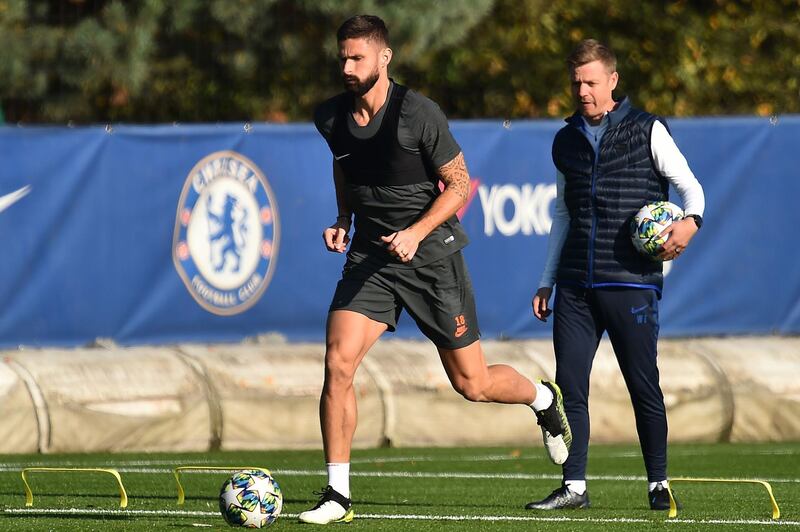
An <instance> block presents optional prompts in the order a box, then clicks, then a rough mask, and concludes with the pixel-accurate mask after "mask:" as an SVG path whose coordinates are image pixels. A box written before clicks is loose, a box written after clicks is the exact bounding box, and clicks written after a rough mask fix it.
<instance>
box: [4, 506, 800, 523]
mask: <svg viewBox="0 0 800 532" xmlns="http://www.w3.org/2000/svg"><path fill="white" fill-rule="evenodd" d="M3 513H5V514H7V515H18V516H22V515H74V516H77V517H80V516H88V515H108V516H163V517H213V518H219V517H220V515H219V513H218V512H207V511H200V510H197V511H194V510H104V509H99V508H86V509H81V508H41V509H35V508H6V509H4V510H3ZM298 515H299V514H292V513H286V514H281V518H284V519H294V518H296V517H297V516H298ZM356 519H386V520H403V521H489V522H494V521H526V522H542V523H545V522H547V523H625V524H656V523H661V522H665V523H673V524H702V525H777V526H780V525H784V526H798V525H800V521H773V520H766V519H764V520H762V519H681V518H678V519H666V520H664V521H661V520H658V519H642V518H631V517H556V516H554V517H542V516H533V515H531V516H527V515H526V516H523V515H426V514H357V515H356Z"/></svg>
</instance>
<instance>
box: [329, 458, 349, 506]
mask: <svg viewBox="0 0 800 532" xmlns="http://www.w3.org/2000/svg"><path fill="white" fill-rule="evenodd" d="M325 465H326V466H327V467H328V484H329V485H330V486H331V487H332V488H333V489H335V490H336V491H338V492H339V493H341V494H342V495H344V496H345V497H347V498H348V499H349V498H350V463H349V462H348V463H346V464H325Z"/></svg>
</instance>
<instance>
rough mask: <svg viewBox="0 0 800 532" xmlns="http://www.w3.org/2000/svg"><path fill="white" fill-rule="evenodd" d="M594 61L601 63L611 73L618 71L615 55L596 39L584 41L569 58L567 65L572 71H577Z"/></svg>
mask: <svg viewBox="0 0 800 532" xmlns="http://www.w3.org/2000/svg"><path fill="white" fill-rule="evenodd" d="M592 61H600V62H601V63H603V64H604V65H605V67H606V68H607V69H608V71H609V72H614V71H616V70H617V56H616V55H614V52H613V51H612V50H611V48H609V47H608V46H606V45H605V44H603V43H601V42H600V41H598V40H596V39H584V40H582V41H581V42H579V43H578V46H576V47H575V49H574V50H572V53H571V54H569V57H567V65H568V66H569V68H570V70H575V69H576V68H578V67H579V66H582V65H585V64H586V63H591V62H592Z"/></svg>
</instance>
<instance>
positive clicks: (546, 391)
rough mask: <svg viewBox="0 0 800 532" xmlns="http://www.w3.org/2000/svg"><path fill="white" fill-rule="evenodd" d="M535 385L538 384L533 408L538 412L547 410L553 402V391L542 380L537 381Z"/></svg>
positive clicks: (532, 404)
mask: <svg viewBox="0 0 800 532" xmlns="http://www.w3.org/2000/svg"><path fill="white" fill-rule="evenodd" d="M534 386H536V399H534V400H533V402H532V403H531V408H533V409H534V410H535V411H537V412H541V411H542V410H547V409H548V408H550V405H551V404H553V392H551V391H550V388H548V387H547V386H545V385H543V384H542V383H540V382H537V383H535V384H534Z"/></svg>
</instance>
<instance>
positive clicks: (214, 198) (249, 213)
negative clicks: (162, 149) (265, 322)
mask: <svg viewBox="0 0 800 532" xmlns="http://www.w3.org/2000/svg"><path fill="white" fill-rule="evenodd" d="M279 235H280V232H279V224H278V205H277V203H276V202H275V197H274V195H273V194H272V190H271V189H270V187H269V183H268V182H267V179H266V178H265V177H264V174H263V173H262V172H261V170H260V169H259V168H258V167H257V166H256V165H255V164H254V163H253V161H251V160H250V159H248V158H247V157H244V156H243V155H241V154H239V153H236V152H233V151H219V152H216V153H212V154H211V155H209V156H207V157H205V158H204V159H202V160H201V161H200V162H198V163H197V164H196V165H195V167H194V168H192V171H191V172H189V176H188V177H187V178H186V183H184V185H183V191H182V192H181V197H180V201H179V203H178V213H177V216H176V220H175V233H174V237H173V244H172V260H173V262H174V263H175V268H176V269H177V270H178V274H179V275H180V277H181V279H183V282H184V284H185V285H186V288H187V289H188V290H189V293H190V294H191V295H192V297H194V299H195V301H197V302H198V303H199V304H200V306H202V307H203V308H204V309H206V310H208V311H209V312H213V313H214V314H220V315H223V316H229V315H232V314H238V313H240V312H244V311H245V310H247V309H248V308H250V307H251V306H253V305H254V304H255V303H256V301H258V299H259V298H260V297H261V295H262V294H263V293H264V290H266V288H267V285H269V281H270V279H271V278H272V273H273V270H274V265H275V262H276V259H277V255H278V241H279Z"/></svg>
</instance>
